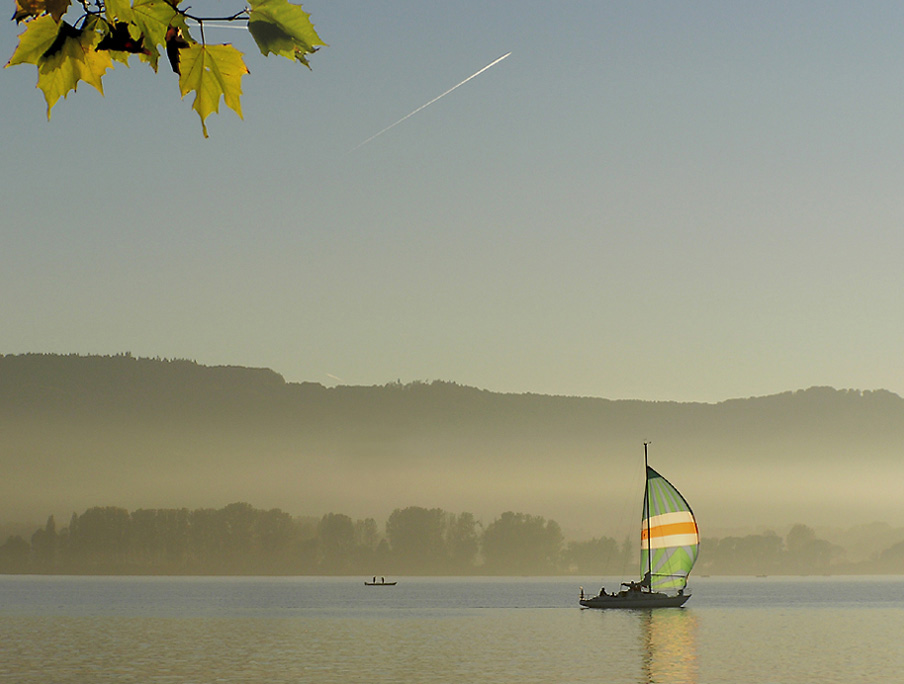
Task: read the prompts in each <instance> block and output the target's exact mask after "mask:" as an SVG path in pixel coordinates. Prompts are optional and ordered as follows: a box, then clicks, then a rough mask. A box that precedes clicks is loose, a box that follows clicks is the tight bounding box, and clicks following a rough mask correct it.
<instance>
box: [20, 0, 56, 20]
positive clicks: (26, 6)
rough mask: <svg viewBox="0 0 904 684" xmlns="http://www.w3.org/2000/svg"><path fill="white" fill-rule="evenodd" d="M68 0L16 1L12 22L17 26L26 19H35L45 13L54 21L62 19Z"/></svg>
mask: <svg viewBox="0 0 904 684" xmlns="http://www.w3.org/2000/svg"><path fill="white" fill-rule="evenodd" d="M69 3H70V0H16V13H15V14H13V20H14V21H15V22H16V23H17V24H18V23H19V22H21V21H23V20H24V19H28V17H37V16H40V15H41V14H44V13H47V14H49V15H50V16H51V17H53V18H54V19H55V20H56V21H59V20H60V19H62V18H63V15H64V14H66V11H67V10H68V9H69Z"/></svg>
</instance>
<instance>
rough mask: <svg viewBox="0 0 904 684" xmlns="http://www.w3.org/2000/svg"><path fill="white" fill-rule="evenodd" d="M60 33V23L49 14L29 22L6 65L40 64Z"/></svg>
mask: <svg viewBox="0 0 904 684" xmlns="http://www.w3.org/2000/svg"><path fill="white" fill-rule="evenodd" d="M59 34H60V25H59V23H57V22H56V21H54V19H53V17H51V16H49V15H45V16H43V17H38V18H37V19H35V20H34V21H30V22H28V25H27V26H26V28H25V31H24V32H23V33H22V35H20V36H19V45H18V47H16V51H15V52H14V53H13V56H12V57H10V58H9V61H8V62H7V63H6V66H8V67H10V66H13V65H14V64H34V65H36V66H39V65H40V60H41V58H42V57H43V55H44V53H45V52H47V51H48V50H49V49H50V47H51V46H52V45H53V44H54V43H55V42H56V40H57V36H59Z"/></svg>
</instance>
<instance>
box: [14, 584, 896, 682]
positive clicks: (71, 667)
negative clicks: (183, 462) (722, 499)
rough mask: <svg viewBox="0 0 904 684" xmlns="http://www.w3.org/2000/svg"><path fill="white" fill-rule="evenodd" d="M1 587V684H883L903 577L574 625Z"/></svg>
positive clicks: (388, 593)
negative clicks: (765, 683)
mask: <svg viewBox="0 0 904 684" xmlns="http://www.w3.org/2000/svg"><path fill="white" fill-rule="evenodd" d="M398 579H399V584H398V585H397V586H395V587H365V586H364V582H363V580H364V578H360V579H357V578H183V577H179V578H109V577H30V576H26V577H17V576H0V682H15V683H16V684H19V683H21V684H29V683H32V682H41V683H45V682H46V683H48V684H50V683H52V684H57V683H59V684H65V683H69V682H79V683H80V682H86V683H88V682H92V683H93V682H98V683H105V682H136V683H150V684H153V683H158V682H172V683H179V684H182V683H190V682H197V683H206V682H262V683H263V682H266V683H268V684H269V683H276V684H279V683H282V682H312V683H315V682H316V683H323V684H331V683H333V682H336V683H338V682H368V683H383V682H386V683H389V682H393V683H406V682H413V683H428V684H429V683H431V682H456V683H460V682H467V683H483V682H487V683H489V682H493V683H506V684H508V683H511V684H515V683H519V684H520V683H531V682H549V683H550V684H552V683H556V684H563V683H567V682H606V683H612V684H621V683H632V684H635V683H647V684H650V683H653V682H676V683H677V682H701V683H702V682H707V683H709V682H736V683H739V684H740V683H744V684H747V683H751V682H781V683H784V682H788V683H796V682H821V683H822V682H894V681H900V679H901V676H902V674H901V673H902V672H904V643H902V638H904V578H854V579H836V578H824V577H820V578H793V579H792V578H771V577H770V578H745V579H721V578H697V579H693V581H692V583H691V591H692V593H693V598H691V600H690V601H689V602H688V603H687V605H686V607H685V608H683V609H661V610H651V611H595V610H582V609H580V608H579V607H578V605H577V592H578V586H579V585H580V584H583V585H584V587H585V589H586V590H587V591H588V592H590V591H592V592H596V591H598V590H599V586H600V584H605V586H606V587H607V588H608V589H614V588H616V586H617V580H614V579H613V580H605V581H602V582H601V581H600V580H598V579H593V580H591V579H589V578H549V579H535V578H534V579H528V578H493V579H486V578H469V579H461V578H407V577H402V578H398Z"/></svg>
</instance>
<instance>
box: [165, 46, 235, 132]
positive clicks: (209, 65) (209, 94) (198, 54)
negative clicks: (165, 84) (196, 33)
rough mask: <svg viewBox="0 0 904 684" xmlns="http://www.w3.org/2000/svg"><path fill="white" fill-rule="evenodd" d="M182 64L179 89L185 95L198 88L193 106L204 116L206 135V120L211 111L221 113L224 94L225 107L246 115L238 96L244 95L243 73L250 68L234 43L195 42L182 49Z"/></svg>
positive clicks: (202, 123) (180, 61)
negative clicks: (221, 98) (221, 97)
mask: <svg viewBox="0 0 904 684" xmlns="http://www.w3.org/2000/svg"><path fill="white" fill-rule="evenodd" d="M179 65H180V71H181V73H180V75H179V90H180V91H181V93H182V97H185V96H186V95H187V94H188V93H189V92H191V91H192V90H194V91H195V100H194V102H193V103H192V109H194V110H195V111H196V112H198V116H200V117H201V129H202V130H203V131H204V137H205V138H206V137H207V124H205V123H204V120H205V119H206V118H207V117H208V116H209V115H210V114H211V113H212V112H219V109H220V96H221V95H222V96H223V100H224V101H225V102H226V106H228V107H229V108H230V109H232V110H233V111H234V112H235V113H236V114H238V115H239V118H243V117H242V105H241V102H240V101H239V96H240V95H241V94H242V76H244V75H245V74H247V73H248V67H246V66H245V62H244V61H243V60H242V53H241V52H239V51H238V50H236V49H235V48H234V47H232V46H231V45H202V44H200V43H195V44H194V45H191V46H189V47H186V48H182V49H181V50H180V51H179Z"/></svg>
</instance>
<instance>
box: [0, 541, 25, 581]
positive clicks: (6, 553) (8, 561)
mask: <svg viewBox="0 0 904 684" xmlns="http://www.w3.org/2000/svg"><path fill="white" fill-rule="evenodd" d="M30 555H31V546H30V545H29V544H28V542H27V541H25V540H24V539H22V537H21V536H19V535H18V534H17V535H11V536H10V537H9V538H8V539H7V540H6V542H5V543H4V544H3V546H0V572H2V573H9V574H21V573H25V572H28V569H29V557H30Z"/></svg>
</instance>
